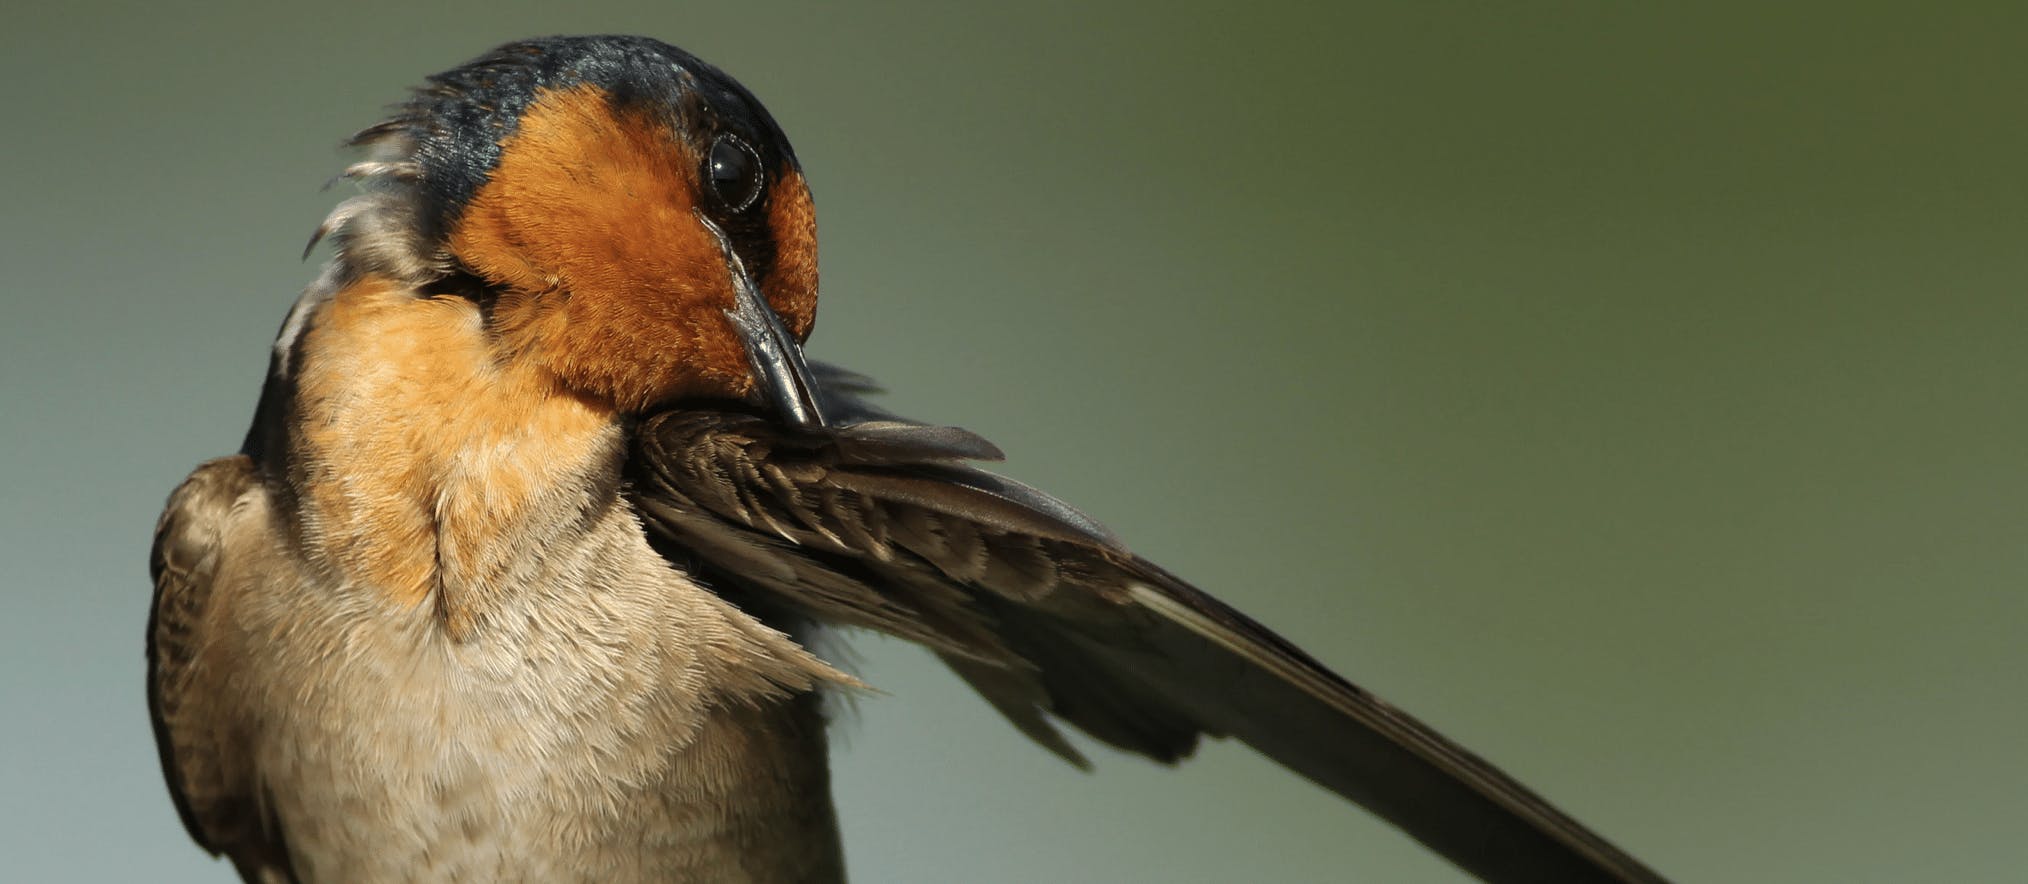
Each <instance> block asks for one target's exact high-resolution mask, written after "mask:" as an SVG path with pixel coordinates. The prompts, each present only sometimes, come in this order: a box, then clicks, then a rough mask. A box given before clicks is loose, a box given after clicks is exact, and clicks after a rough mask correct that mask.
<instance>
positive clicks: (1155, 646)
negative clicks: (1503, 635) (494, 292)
mask: <svg viewBox="0 0 2028 884" xmlns="http://www.w3.org/2000/svg"><path fill="white" fill-rule="evenodd" d="M862 381H863V379H856V378H855V379H854V383H861V382H862ZM862 386H863V384H862ZM855 391H856V388H855V390H845V391H842V392H841V391H840V390H837V389H831V390H827V391H826V392H827V400H828V401H829V402H831V403H832V405H834V406H837V407H836V408H835V409H834V413H846V414H855V415H874V416H875V417H874V419H873V421H872V422H870V423H862V424H856V425H852V426H847V427H842V428H832V429H824V430H816V431H795V430H790V429H787V428H784V427H781V426H778V425H775V424H772V423H770V422H767V421H765V420H763V419H761V418H758V417H754V416H752V415H747V414H741V413H730V412H711V411H678V412H668V413H665V414H662V415H658V416H656V417H654V418H651V419H650V420H648V421H647V422H646V423H644V424H643V425H642V427H641V428H640V431H639V434H638V436H637V445H636V454H635V458H634V463H633V468H634V473H635V480H634V487H635V493H636V495H637V496H638V498H639V500H640V504H641V508H642V511H643V512H644V513H645V514H646V515H648V516H649V517H650V522H651V524H652V525H653V526H654V527H655V528H657V529H658V530H660V531H662V532H664V533H665V534H666V535H667V538H668V539H669V540H672V541H674V542H675V543H677V544H679V545H681V546H683V547H684V548H685V549H687V550H688V551H690V552H691V553H693V554H695V555H697V556H699V557H701V558H703V559H704V560H706V561H708V562H710V563H711V564H712V565H713V566H714V567H715V568H716V570H717V571H719V572H720V573H722V574H725V575H727V576H728V577H730V578H731V579H734V580H738V581H740V582H741V583H742V588H743V589H748V590H758V591H760V592H762V593H763V594H765V595H767V596H768V597H769V599H770V600H771V601H772V602H773V603H775V604H778V605H782V606H784V607H786V608H789V609H791V610H798V611H801V612H803V613H805V614H807V615H809V616H812V617H815V618H818V619H820V620H825V621H829V622H833V623H838V624H843V625H853V626H863V627H869V628H873V629H878V630H881V631H883V632H887V633H890V634H893V635H896V636H899V637H902V638H906V639H910V640H912V641H917V642H920V643H922V644H924V645H927V646H929V647H930V648H931V649H932V650H934V651H936V652H937V653H938V654H939V655H940V656H941V657H942V658H943V659H944V660H945V662H946V663H947V664H948V665H950V666H951V668H952V669H953V670H954V671H956V672H957V673H958V675H959V676H960V677H962V678H964V679H965V680H966V681H967V682H968V683H970V684H971V685H972V686H973V687H974V688H975V689H977V690H978V691H979V693H980V694H981V695H982V696H984V697H985V698H986V699H987V701H988V702H989V703H991V704H992V705H993V706H994V707H995V708H996V709H998V710H999V711H1000V712H1001V713H1002V714H1003V715H1005V716H1006V717H1007V718H1008V720H1009V721H1010V722H1012V723H1013V724H1014V725H1015V726H1016V727H1017V728H1019V729H1020V730H1021V731H1022V732H1023V733H1025V734H1027V735H1028V736H1029V737H1031V738H1033V739H1034V740H1035V741H1036V742H1038V743H1040V744H1041V745H1043V746H1044V747H1045V748H1048V749H1049V750H1050V751H1052V752H1054V753H1056V754H1058V755H1060V756H1062V757H1064V758H1065V759H1067V760H1069V761H1071V762H1072V763H1074V764H1080V765H1082V764H1084V759H1083V757H1082V756H1081V755H1079V754H1078V753H1077V752H1076V750H1075V749H1074V747H1072V746H1070V745H1069V743H1068V742H1067V741H1065V740H1064V739H1063V736H1062V734H1061V733H1060V732H1058V731H1057V729H1056V728H1055V727H1054V726H1053V725H1052V724H1051V721H1050V720H1051V719H1052V718H1054V719H1057V720H1061V721H1065V722H1069V723H1071V724H1074V725H1076V726H1077V727H1078V728H1079V729H1081V730H1084V731H1085V732H1086V733H1088V734H1090V735H1092V736H1093V737H1095V738H1097V739H1099V740H1101V741H1103V742H1106V743H1109V744H1112V745H1114V746H1117V747H1120V748H1123V749H1126V750H1129V751H1133V752H1138V753H1141V754H1143V755H1147V756H1149V757H1151V758H1154V759H1157V760H1161V761H1175V760H1177V759H1180V758H1182V757H1184V756H1186V755H1188V754H1189V753H1190V752H1191V751H1192V749H1193V748H1194V747H1195V745H1196V742H1197V740H1198V738H1199V737H1200V736H1201V735H1211V736H1228V735H1229V736H1233V737H1237V738H1239V739H1241V740H1244V741H1245V742H1247V743H1249V744H1251V745H1253V746H1254V747H1255V748H1257V749H1259V750H1261V751H1262V752H1264V753H1266V754H1267V755H1269V756H1270V757H1272V758H1274V759H1275V760H1277V761H1279V762H1280V763H1282V764H1284V765H1286V766H1288V767H1289V768H1291V769H1293V770H1295V771H1297V772H1299V773H1301V774H1303V775H1304V776H1306V777H1308V778H1310V779H1312V780H1314V781H1316V782H1317V783H1319V784H1321V785H1323V786H1325V787H1327V788H1330V789H1332V790H1334V791H1336V792H1338V793H1340V794H1342V795H1344V796H1345V797H1347V798H1349V799H1351V800H1353V801H1355V802H1358V803H1359V804H1361V805H1364V806H1365V807H1367V808H1368V809H1370V810H1372V811H1373V812H1375V813H1377V814H1379V815H1380V816H1382V817H1384V818H1386V819H1388V820H1389V821H1391V822H1393V823H1394V824H1396V825H1398V826H1400V827H1402V828H1403V829H1404V830H1406V831H1407V832H1408V833H1409V834H1411V835H1412V836H1414V837H1416V838H1417V839H1419V840H1421V841H1423V842H1424V843H1425V844H1428V845H1429V846H1430V847H1432V848H1434V849H1435V850H1437V851H1438V852H1439V853H1442V854H1443V855H1445V856H1446V857H1448V858H1450V859H1451V860H1452V861H1454V862H1456V863H1458V864H1459V865H1460V866H1462V867H1464V868H1466V869H1467V870H1469V871H1472V872H1473V873H1474V874H1477V875H1479V876H1481V877H1483V878H1485V879H1487V880H1493V881H1659V880H1661V879H1660V878H1659V877H1658V876H1656V875H1655V874H1654V873H1653V872H1652V871H1650V870H1648V869H1647V868H1645V867H1643V866H1642V865H1641V864H1640V863H1638V862H1636V861H1635V860H1633V859H1632V858H1630V857H1628V856H1627V855H1626V854H1624V853H1621V852H1620V851H1619V850H1617V849H1615V848H1614V847H1612V846H1611V845H1610V844H1608V843H1606V842H1605V841H1604V840H1602V839H1600V838H1599V837H1598V836H1596V835H1595V834H1593V833H1591V832H1590V831H1588V830H1586V829H1585V828H1584V827H1583V826H1581V825H1579V824H1578V823H1576V822H1575V821H1573V820H1571V819H1570V818H1569V817H1566V816H1564V815H1563V814H1561V813H1559V812H1557V811H1556V810H1555V809H1554V808H1553V807H1551V806H1549V805H1548V804H1547V803H1546V802H1544V801H1543V800H1542V799H1540V798H1539V797H1537V796H1536V795H1535V794H1534V793H1532V792H1530V791H1528V790H1527V789H1526V788H1524V787H1522V786H1521V785H1520V784H1518V783H1516V782H1515V781H1514V780H1512V779H1511V778H1509V777H1507V776H1506V775H1504V774H1502V773H1500V772H1499V771H1498V770H1497V769H1495V768H1493V767H1492V766H1491V765H1489V764H1487V763H1486V762H1484V761H1483V760H1481V759H1479V758H1478V757H1477V756H1474V755H1472V754H1471V753H1469V752H1466V751H1465V750H1464V749H1462V748H1460V747H1458V746H1457V745H1456V744H1454V743H1452V742H1450V741H1449V740H1446V739H1444V738H1443V737H1442V736H1440V735H1438V734H1436V733H1435V732H1434V731H1432V730H1430V729H1429V728H1428V727H1427V726H1425V725H1423V724H1422V723H1420V722H1418V721H1416V720H1415V719H1413V718H1411V717H1409V716H1407V715H1406V714H1403V713H1401V712H1400V711H1399V710H1396V709H1394V708H1393V707H1391V706H1388V705H1387V704H1386V703H1384V702H1381V701H1380V700H1378V699H1376V698H1374V697H1373V696H1372V695H1370V694H1368V693H1366V692H1365V691H1362V690H1360V689H1359V688H1357V687H1355V686H1353V685H1352V684H1350V683H1348V682H1346V681H1345V680H1344V679H1342V678H1340V677H1338V676H1337V675H1335V674H1333V673H1332V672H1331V671H1330V670H1328V669H1326V668H1324V667H1323V666H1321V665H1319V664H1318V663H1317V662H1316V661H1315V660H1313V659H1311V658H1310V657H1309V656H1308V655H1306V654H1304V653H1303V652H1302V651H1301V650H1299V649H1297V648H1295V647H1294V646H1293V645H1290V644H1289V643H1288V642H1287V641H1285V640H1283V639H1282V638H1280V637H1279V636H1276V635H1275V634H1274V633H1272V632H1270V631H1268V630H1267V629H1265V628H1264V627H1262V626H1260V625H1259V624H1257V623H1255V622H1254V621H1252V620H1250V619H1248V618H1247V617H1245V616H1244V615H1242V614H1240V613H1238V612H1237V611H1234V610H1233V609H1231V608H1230V607H1227V606H1225V605H1223V604H1221V603H1219V602H1218V601H1217V600H1215V599H1213V598H1211V597H1210V596H1208V595H1205V594H1204V593H1202V592H1200V591H1198V590H1197V589H1195V588H1193V587H1191V586H1190V585H1189V584H1187V583H1184V582H1183V581H1181V580H1178V579H1176V578H1175V577H1173V576H1172V575H1169V574H1168V573H1166V572H1164V571H1162V570H1161V569H1160V568H1158V567H1156V566H1155V565H1153V564H1152V563H1149V562H1146V561H1145V560H1142V559H1139V558H1137V557H1135V556H1133V555H1132V554H1130V553H1128V552H1126V551H1125V549H1124V548H1123V547H1122V546H1121V545H1120V544H1119V542H1118V540H1117V539H1115V538H1114V537H1113V535H1112V534H1110V533H1109V532H1107V531H1106V530H1105V529H1104V528H1103V527H1101V526H1099V525H1098V523H1096V522H1095V521H1093V520H1091V519H1090V518H1089V517H1087V516H1085V515H1084V514H1082V513H1079V512H1078V511H1077V510H1075V509H1073V508H1071V507H1070V506H1068V505H1066V504H1064V503H1062V502H1061V501H1058V500H1056V499H1055V498H1052V497H1049V496H1048V495H1046V494H1043V493H1042V492H1039V491H1036V490H1035V489H1032V488H1029V487H1027V486H1025V485H1021V484H1019V483H1015V482H1012V481H1010V480H1006V479H1003V478H1000V477H998V476H993V475H991V474H989V473H985V472H982V471H979V470H976V469H973V468H971V467H968V466H965V465H964V462H965V461H967V460H980V459H997V458H998V457H999V455H1000V452H999V450H998V449H997V448H994V447H993V446H992V445H991V443H988V442H986V441H985V440H983V439H980V438H979V437H977V436H975V435H973V434H971V433H968V432H965V431H962V430H955V429H949V428H936V427H925V426H920V425H915V424H909V423H905V422H900V421H897V420H893V419H890V416H887V415H885V414H884V413H881V412H878V410H877V409H873V408H871V407H870V406H867V405H865V404H864V403H863V402H860V401H859V400H857V399H856V398H855V397H853V396H852V395H850V394H851V393H852V392H855ZM827 407H830V406H827Z"/></svg>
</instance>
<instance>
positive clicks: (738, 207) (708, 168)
mask: <svg viewBox="0 0 2028 884" xmlns="http://www.w3.org/2000/svg"><path fill="white" fill-rule="evenodd" d="M704 180H705V183H706V184H708V185H709V186H710V187H711V194H712V196H715V197H717V198H718V202H719V204H720V205H722V206H724V207H725V209H726V211H728V212H739V211H744V210H745V209H746V207H748V206H751V205H753V203H754V200H756V199H759V198H760V192H761V185H762V184H763V183H764V182H763V181H762V180H761V159H760V154H758V153H755V152H754V149H753V148H751V147H748V146H747V143H746V142H744V141H741V140H739V138H738V137H736V136H733V135H720V136H718V140H717V141H713V142H712V143H711V156H710V157H709V158H708V159H707V160H706V161H705V166H704Z"/></svg>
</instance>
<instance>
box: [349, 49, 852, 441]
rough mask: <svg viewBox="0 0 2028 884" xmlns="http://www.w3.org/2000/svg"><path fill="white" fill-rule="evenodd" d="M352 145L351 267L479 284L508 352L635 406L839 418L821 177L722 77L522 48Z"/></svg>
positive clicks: (440, 289) (587, 391)
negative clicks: (826, 325)
mask: <svg viewBox="0 0 2028 884" xmlns="http://www.w3.org/2000/svg"><path fill="white" fill-rule="evenodd" d="M355 142H356V143H357V144H358V145H360V146H362V147H364V148H366V149H367V150H368V151H369V156H368V159H366V160H365V161H363V162H361V163H358V164H356V165H354V166H353V167H352V168H351V169H350V170H348V175H349V176H350V177H354V178H359V179H363V180H365V181H366V183H367V194H366V196H364V197H361V198H359V199H356V200H353V201H350V202H349V203H348V206H341V207H340V209H339V210H338V211H337V212H335V213H334V214H333V217H332V220H331V221H329V222H327V224H326V229H325V230H324V231H320V236H321V235H323V233H325V232H328V233H330V234H332V235H333V237H334V238H335V239H336V241H337V243H338V252H339V258H340V261H341V263H347V262H349V264H350V265H351V269H354V270H357V271H362V272H364V271H371V272H379V273H383V274H388V275H394V276H397V277H404V278H406V280H407V281H409V282H412V283H414V284H416V285H417V287H418V290H419V291H421V292H423V293H425V294H439V293H452V294H462V295H465V296H468V297H475V298H478V299H481V301H482V305H483V306H484V308H485V316H486V321H487V323H488V324H489V328H490V332H491V333H492V334H493V335H494V336H495V339H496V341H497V342H498V344H499V347H500V350H501V353H502V358H503V359H512V360H525V361H527V362H528V363H529V364H531V365H533V366H535V367H537V368H540V369H541V370H543V371H546V372H547V373H548V374H549V375H551V376H552V377H553V378H555V380H556V381H557V382H558V383H559V384H560V385H562V386H563V387H566V388H568V389H569V390H571V391H572V392H573V393H576V394H578V395H584V396H589V397H594V398H597V399H601V400H604V401H607V402H610V403H611V404H612V405H613V406H614V407H615V408H616V409H618V410H620V411H639V410H641V409H645V408H648V407H650V406H653V405H656V404H658V403H663V402H667V401H670V400H673V399H679V398H684V397H713V398H741V397H752V398H757V399H762V400H765V401H767V402H768V403H770V404H772V405H773V406H774V407H775V408H776V409H777V410H779V411H781V412H782V417H783V418H784V419H786V420H789V421H790V422H792V423H799V424H807V423H814V422H819V421H821V417H820V416H819V415H818V414H817V410H816V403H815V400H814V396H813V393H812V389H811V385H810V381H809V377H808V373H807V369H806V368H805V367H804V366H803V362H802V355H801V343H802V341H803V340H804V339H805V338H807V337H808V336H809V333H810V329H811V326H812V324H813V321H814V319H815V313H816V306H817V241H816V221H815V215H814V212H813V210H812V207H811V203H810V192H809V189H808V187H807V186H806V185H805V184H804V182H803V177H802V173H801V170H800V168H799V166H798V165H797V162H796V155H795V153H794V151H793V150H792V149H791V148H790V147H789V142H788V139H787V138H785V137H784V136H783V135H782V131H781V128H780V127H779V126H777V125H776V124H775V121H774V119H773V118H772V117H770V116H769V115H768V112H767V110H766V109H765V108H763V107H761V105H760V102H758V101H756V100H755V99H754V97H753V95H752V94H751V93H749V92H747V90H746V89H745V88H744V87H742V86H741V85H740V84H739V83H737V82H735V81H734V80H733V79H732V78H731V77H729V76H727V75H726V74H725V73H724V72H722V71H720V70H718V69H717V68H714V67H712V66H711V65H708V64H705V63H704V62H702V61H699V60H698V59H697V58H695V57H693V56H691V55H690V54H688V53H686V52H684V51H682V50H680V49H677V48H675V47H673V46H670V45H668V44H665V43H661V42H659V41H655V40H649V39H644V38H638V37H559V38H549V39H541V40H531V41H527V42H521V43H513V44H509V45H507V46H503V47H500V48H499V49H496V50H494V51H493V52H491V53H489V54H487V55H485V56H483V57H481V58H479V59H477V60H475V61H472V62H471V63H469V64H466V65H464V66H462V67H459V68H456V69H454V70H451V71H447V72H445V73H442V74H438V75H437V76H434V77H431V78H430V79H429V82H428V84H427V85H425V86H424V87H422V88H421V89H418V90H417V92H416V94H415V96H414V97H413V98H412V99H411V100H410V101H409V102H407V103H406V104H404V105H402V106H401V108H400V110H399V111H398V112H397V114H396V116H395V117H394V118H392V119H390V120H388V121H386V122H384V123H381V124H379V125H377V126H374V127H372V128H370V129H367V130H366V131H364V132H362V133H360V135H359V136H357V138H356V139H355ZM348 207H349V208H348Z"/></svg>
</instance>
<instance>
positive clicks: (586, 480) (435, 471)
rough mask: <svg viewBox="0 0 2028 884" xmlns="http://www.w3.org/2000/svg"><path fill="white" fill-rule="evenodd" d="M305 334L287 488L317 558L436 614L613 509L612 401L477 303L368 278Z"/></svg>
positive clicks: (616, 444)
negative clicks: (501, 341)
mask: <svg viewBox="0 0 2028 884" xmlns="http://www.w3.org/2000/svg"><path fill="white" fill-rule="evenodd" d="M315 309H316V312H315V313H314V315H312V316H310V317H308V319H309V321H308V323H307V324H306V326H305V329H304V331H303V332H302V339H301V341H300V343H299V345H298V348H297V354H296V360H295V366H296V370H295V374H294V388H295V389H294V403H293V408H291V409H290V412H291V413H290V418H289V422H290V432H289V440H290V441H289V452H288V456H289V460H290V469H289V470H288V473H289V475H290V481H291V483H292V484H293V485H294V486H295V487H296V489H297V491H298V493H297V495H296V500H297V504H298V509H299V516H300V521H301V528H302V534H303V537H304V539H305V546H306V547H307V549H308V552H309V553H310V555H311V556H312V557H313V558H321V559H323V562H322V564H324V565H326V566H327V567H334V568H336V569H337V570H338V571H340V572H341V573H343V574H344V575H345V576H348V577H351V578H354V579H356V580H359V581H362V582H364V583H367V584H370V585H371V586H373V587H375V588H377V589H379V590H381V591H384V592H386V593H389V594H391V595H392V596H393V597H395V598H396V599H399V600H401V601H404V602H409V603H412V604H418V605H419V604H422V603H424V602H425V601H427V600H430V599H432V598H434V600H435V602H436V604H437V605H439V607H442V608H445V610H444V611H443V614H444V615H445V618H446V621H447V624H449V625H451V626H453V627H457V626H458V625H459V619H460V611H461V610H463V609H466V608H469V607H474V606H468V605H463V604H461V602H465V601H476V600H474V599H472V598H471V596H472V595H473V594H475V593H485V592H492V591H499V590H498V586H499V585H500V584H501V583H502V582H503V578H504V577H505V576H507V575H506V573H505V572H507V571H509V570H511V569H512V567H513V566H514V563H515V562H516V561H517V560H523V559H526V558H527V557H529V556H530V555H532V554H537V551H539V549H540V548H541V545H543V544H545V543H553V542H557V541H560V540H564V539H565V538H561V537H556V536H553V535H554V534H555V532H557V531H560V530H564V529H565V528H567V527H568V526H574V525H583V524H585V523H586V522H587V517H588V516H589V515H590V514H592V513H593V512H595V511H597V510H599V509H600V508H603V507H610V506H613V505H615V501H617V499H618V492H617V485H618V476H619V467H620V461H621V458H622V456H623V453H624V443H623V436H622V432H621V428H620V421H619V419H618V416H617V415H615V414H614V413H613V411H612V409H611V408H609V407H606V406H603V405H602V404H601V403H598V402H595V401H592V400H589V399H587V398H585V397H582V396H578V395H574V394H571V393H569V392H567V391H565V390H564V389H562V388H561V387H560V386H559V385H558V384H556V383H555V382H554V381H553V379H551V378H550V377H548V376H546V375H545V374H544V373H543V372H541V371H540V370H538V369H535V368H531V367H527V366H526V365H524V364H522V363H520V362H519V361H517V360H515V359H514V358H512V354H505V353H502V352H500V350H499V348H498V347H497V345H496V344H495V342H494V341H493V339H492V337H491V336H490V335H489V333H488V330H487V327H486V318H485V316H484V315H483V314H482V311H481V310H480V308H479V306H478V304H476V303H474V302H473V301H471V300H469V299H466V298H460V297H452V296H440V297H430V296H422V295H418V294H417V293H415V292H413V291H411V290H409V289H408V288H407V287H406V286H404V285H401V284H399V283H395V282H391V281H389V280H386V279H383V278H379V277H374V276H367V277H364V278H361V279H359V280H357V281H355V282H352V283H350V284H348V285H345V286H342V287H340V288H338V289H337V290H336V291H334V292H333V293H332V294H331V295H330V296H329V297H328V298H327V299H325V300H324V301H323V303H321V304H319V305H318V306H317V307H316V308H315Z"/></svg>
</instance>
